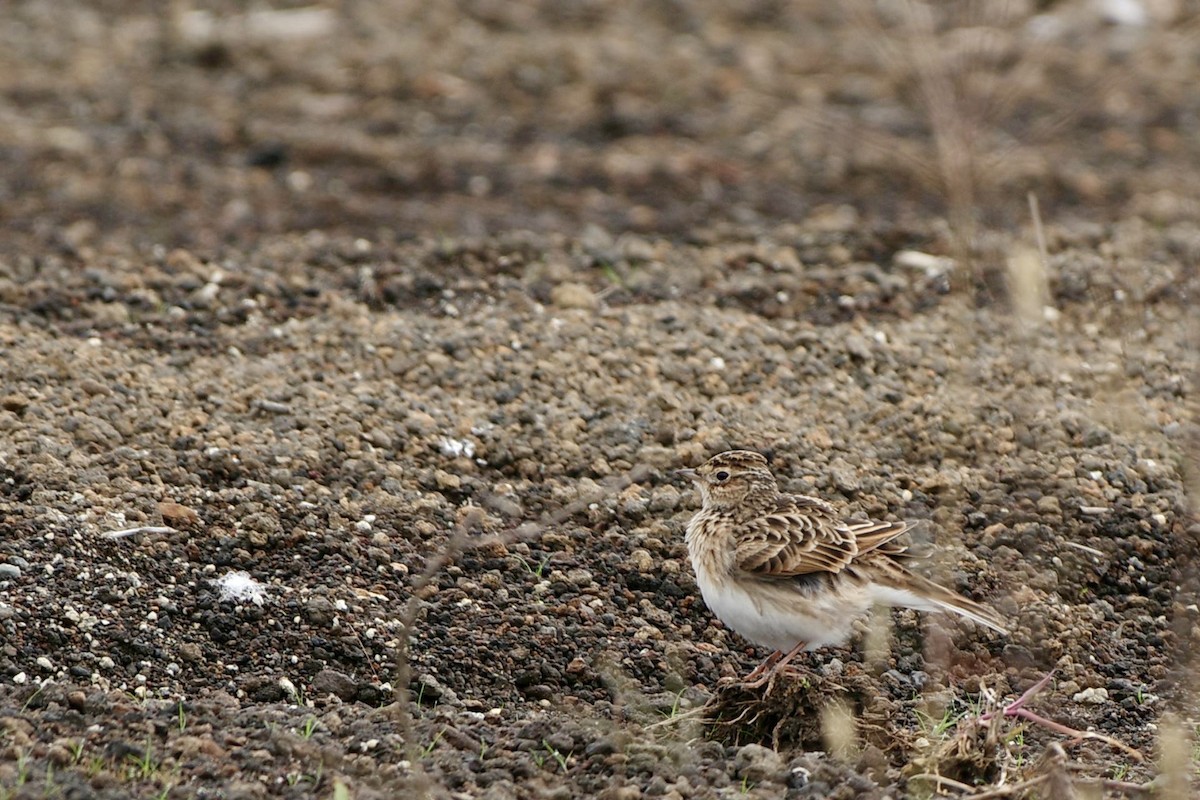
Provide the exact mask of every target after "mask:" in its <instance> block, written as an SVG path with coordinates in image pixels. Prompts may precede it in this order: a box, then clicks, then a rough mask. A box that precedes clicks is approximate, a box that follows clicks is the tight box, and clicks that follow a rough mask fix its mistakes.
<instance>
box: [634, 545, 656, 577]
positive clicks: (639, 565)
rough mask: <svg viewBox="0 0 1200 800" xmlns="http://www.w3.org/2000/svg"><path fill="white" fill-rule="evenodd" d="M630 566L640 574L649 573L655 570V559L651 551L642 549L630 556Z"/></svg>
mask: <svg viewBox="0 0 1200 800" xmlns="http://www.w3.org/2000/svg"><path fill="white" fill-rule="evenodd" d="M629 565H630V566H631V567H633V568H634V569H635V570H637V571H638V572H649V571H650V570H652V569H654V557H653V556H651V555H650V551H648V550H643V549H641V548H640V547H639V548H638V549H637V550H634V551H633V552H632V553H630V554H629Z"/></svg>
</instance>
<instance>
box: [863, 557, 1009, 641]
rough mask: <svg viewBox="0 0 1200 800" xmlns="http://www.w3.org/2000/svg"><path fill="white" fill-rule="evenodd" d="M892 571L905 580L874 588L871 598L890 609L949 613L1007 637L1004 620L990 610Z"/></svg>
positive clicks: (923, 580) (920, 579)
mask: <svg viewBox="0 0 1200 800" xmlns="http://www.w3.org/2000/svg"><path fill="white" fill-rule="evenodd" d="M893 570H902V571H903V578H902V579H898V580H888V581H886V582H878V583H875V584H874V585H873V586H872V590H873V591H872V594H873V595H874V599H875V600H876V602H880V603H884V604H886V605H890V606H904V607H906V608H915V609H918V610H920V611H941V612H950V613H952V614H958V615H959V616H960V617H966V618H967V619H969V620H971V621H972V622H974V623H975V624H977V625H983V626H984V627H985V628H991V629H992V630H994V631H998V632H999V633H1003V634H1007V633H1008V628H1006V627H1005V625H1004V620H1003V619H1002V618H1001V617H1000V615H999V614H997V613H996V612H995V611H993V610H992V609H990V608H988V607H987V606H984V605H980V604H979V603H976V602H975V601H974V600H968V599H967V598H965V597H963V596H962V595H960V594H957V593H956V592H952V591H950V590H949V589H947V588H945V587H944V586H940V585H938V584H936V583H934V582H933V581H931V580H929V579H928V578H923V577H921V576H920V575H917V574H915V573H913V572H909V571H908V570H907V569H904V568H903V567H900V566H899V565H898V564H896V565H894V566H893ZM889 571H891V570H889ZM896 577H897V578H899V577H900V576H899V575H897V576H896Z"/></svg>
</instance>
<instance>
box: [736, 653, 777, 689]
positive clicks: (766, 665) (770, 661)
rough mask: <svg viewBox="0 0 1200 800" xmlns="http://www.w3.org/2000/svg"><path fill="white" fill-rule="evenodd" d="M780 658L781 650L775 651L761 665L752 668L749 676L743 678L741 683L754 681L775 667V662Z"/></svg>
mask: <svg viewBox="0 0 1200 800" xmlns="http://www.w3.org/2000/svg"><path fill="white" fill-rule="evenodd" d="M782 657H783V651H782V650H776V651H775V652H774V653H771V655H769V656H767V658H766V660H764V661H763V662H762V663H761V664H759V665H758V666H757V667H755V668H754V671H753V672H751V673H750V674H749V675H747V676H746V677H745V678H743V679H742V682H743V683H745V682H746V681H750V680H754V679H755V678H757V677H758V676H759V675H762V674H763V673H764V672H766V671H767V670H768V669H770V668H771V667H773V666H775V662H776V661H778V660H779V659H780V658H782ZM755 685H756V686H761V685H762V684H761V683H759V684H755ZM752 688H753V687H752Z"/></svg>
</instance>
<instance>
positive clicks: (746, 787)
mask: <svg viewBox="0 0 1200 800" xmlns="http://www.w3.org/2000/svg"><path fill="white" fill-rule="evenodd" d="M753 789H754V781H752V780H750V779H749V778H747V777H746V776H744V775H743V776H742V786H741V788H740V789H739V791H740V792H741V793H742V794H750V792H751V791H752V790H753Z"/></svg>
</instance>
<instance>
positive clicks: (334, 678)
mask: <svg viewBox="0 0 1200 800" xmlns="http://www.w3.org/2000/svg"><path fill="white" fill-rule="evenodd" d="M311 688H312V691H313V694H317V695H320V696H325V695H334V696H335V697H337V698H339V699H341V700H345V701H350V700H353V699H354V697H355V695H357V694H358V682H357V681H355V680H354V679H353V678H351V677H350V676H349V675H346V674H343V673H341V672H338V671H337V670H334V669H323V670H321V671H320V672H318V673H317V674H316V675H314V676H313V679H312V686H311Z"/></svg>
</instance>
